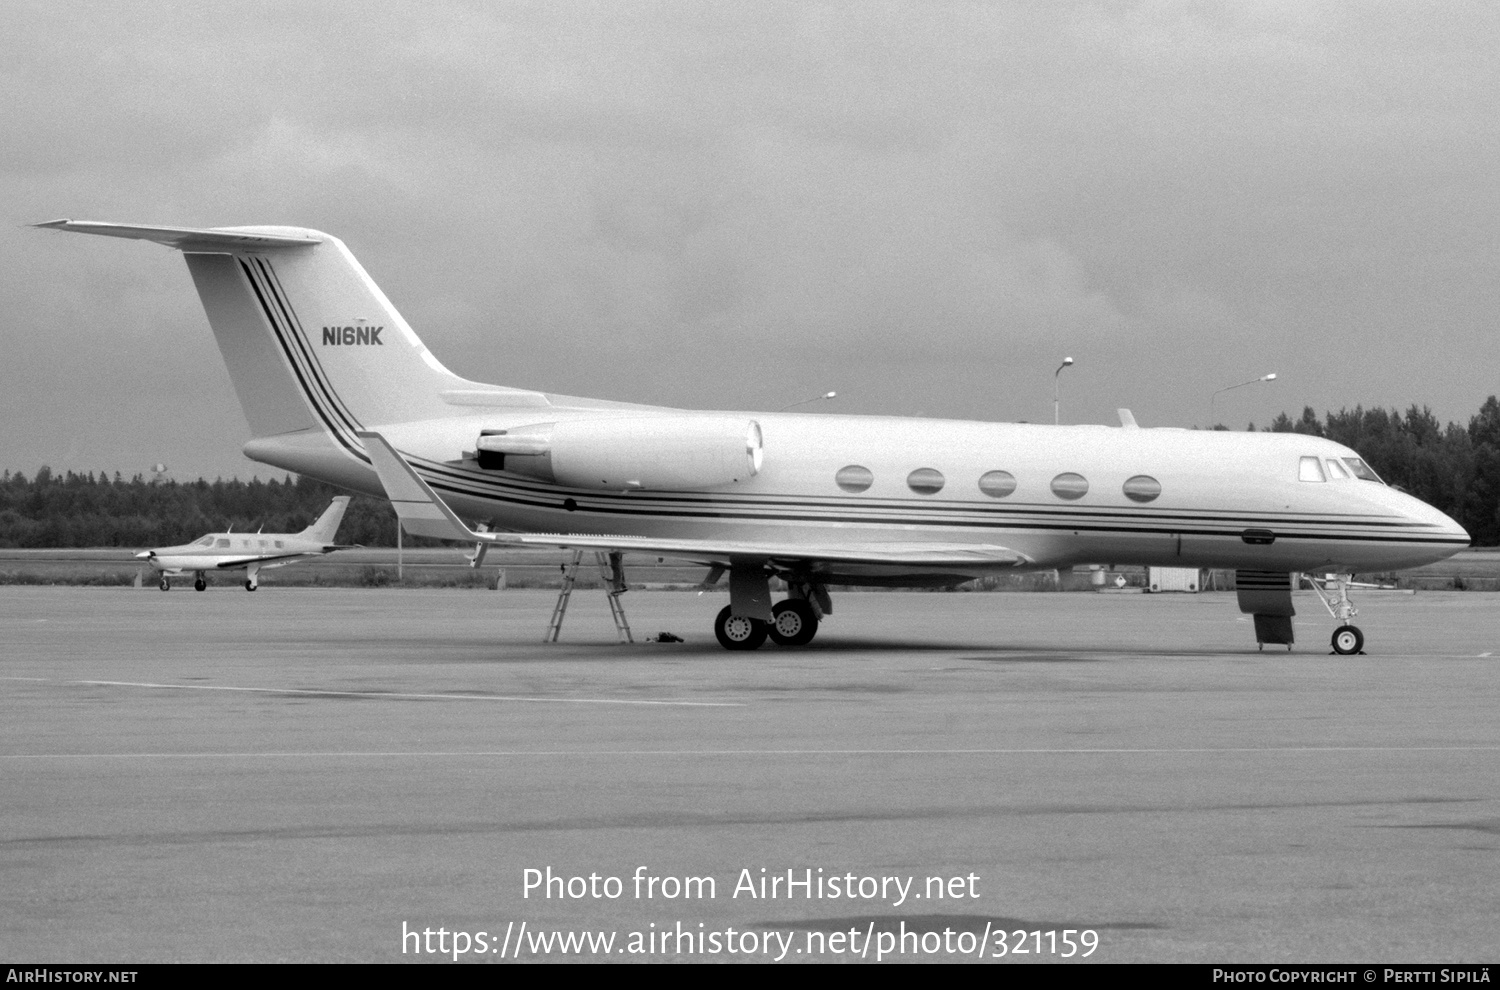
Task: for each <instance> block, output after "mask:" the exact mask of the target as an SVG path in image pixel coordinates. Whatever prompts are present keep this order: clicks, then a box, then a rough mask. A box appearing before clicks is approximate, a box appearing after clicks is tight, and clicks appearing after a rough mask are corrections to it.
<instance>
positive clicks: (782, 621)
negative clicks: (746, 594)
mask: <svg viewBox="0 0 1500 990" xmlns="http://www.w3.org/2000/svg"><path fill="white" fill-rule="evenodd" d="M771 615H772V616H773V618H772V619H771V627H770V628H769V629H768V630H766V631H767V632H768V633H770V635H771V642H773V643H775V644H776V645H777V646H806V645H807V644H808V643H811V642H812V639H813V637H814V636H816V635H817V634H818V613H816V612H814V611H813V608H812V606H811V605H809V604H808V603H807V602H806V601H804V600H803V599H801V598H788V599H787V600H786V601H784V602H778V603H777V605H776V607H775V608H773V609H771Z"/></svg>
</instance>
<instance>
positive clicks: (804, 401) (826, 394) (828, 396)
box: [776, 392, 839, 412]
mask: <svg viewBox="0 0 1500 990" xmlns="http://www.w3.org/2000/svg"><path fill="white" fill-rule="evenodd" d="M838 397H839V394H838V393H837V392H824V393H823V394H822V395H815V396H813V397H812V398H810V399H798V400H797V401H796V402H793V403H792V404H791V405H789V406H782V407H781V408H780V409H778V410H776V411H777V412H786V411H787V410H788V409H795V408H796V407H797V406H805V405H807V404H808V403H809V402H822V401H823V400H824V399H837V398H838Z"/></svg>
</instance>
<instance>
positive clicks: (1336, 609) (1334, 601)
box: [1311, 574, 1365, 657]
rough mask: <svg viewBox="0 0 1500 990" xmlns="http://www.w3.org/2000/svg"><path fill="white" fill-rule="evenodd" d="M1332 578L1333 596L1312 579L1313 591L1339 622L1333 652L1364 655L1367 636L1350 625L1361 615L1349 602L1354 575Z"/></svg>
mask: <svg viewBox="0 0 1500 990" xmlns="http://www.w3.org/2000/svg"><path fill="white" fill-rule="evenodd" d="M1331 577H1332V580H1331V581H1330V582H1329V583H1331V584H1332V585H1333V591H1332V593H1331V594H1330V593H1329V592H1327V591H1325V590H1324V588H1323V586H1322V585H1320V584H1319V583H1318V580H1317V578H1311V582H1312V586H1313V590H1314V591H1316V592H1317V593H1318V597H1319V598H1321V599H1322V600H1323V607H1324V608H1326V609H1328V614H1329V615H1331V616H1333V617H1334V618H1335V619H1337V620H1338V621H1339V627H1338V628H1337V629H1335V630H1334V631H1333V652H1334V653H1337V654H1338V655H1339V656H1346V657H1347V656H1353V655H1355V654H1363V653H1364V647H1365V634H1364V633H1362V632H1360V631H1359V627H1358V626H1354V625H1351V624H1350V623H1349V620H1350V619H1352V618H1354V617H1355V616H1356V615H1358V614H1359V609H1357V608H1355V607H1354V603H1353V602H1351V601H1350V600H1349V586H1350V585H1351V584H1352V583H1353V581H1354V575H1352V574H1334V575H1332V576H1331Z"/></svg>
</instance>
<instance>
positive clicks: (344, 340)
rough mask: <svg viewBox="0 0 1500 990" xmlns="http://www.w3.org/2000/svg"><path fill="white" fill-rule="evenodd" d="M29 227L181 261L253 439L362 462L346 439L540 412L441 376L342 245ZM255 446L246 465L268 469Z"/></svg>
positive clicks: (95, 227)
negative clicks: (297, 439)
mask: <svg viewBox="0 0 1500 990" xmlns="http://www.w3.org/2000/svg"><path fill="white" fill-rule="evenodd" d="M37 226H38V227H45V228H49V229H54V230H66V231H72V232H75V233H85V234H102V235H105V236H109V237H124V238H132V239H136V240H149V241H154V242H156V243H158V244H164V245H166V246H168V247H172V248H176V249H177V250H179V251H181V252H182V253H183V256H184V257H185V258H186V260H187V265H188V270H189V271H190V272H191V274H192V277H193V283H194V285H195V286H196V287H197V289H198V295H199V296H200V297H201V299H202V300H203V308H204V310H205V311H206V312H207V314H208V322H209V325H210V326H211V327H212V328H213V333H214V337H215V339H216V341H217V343H218V345H219V350H220V351H221V352H222V353H223V355H224V363H225V364H226V365H227V366H228V369H229V377H230V379H231V380H232V381H233V382H234V389H235V393H236V394H237V395H238V396H239V400H240V405H241V406H242V407H243V408H244V410H245V418H246V419H247V420H249V422H250V429H251V432H252V433H253V434H254V436H255V437H257V438H264V437H279V436H283V435H287V434H297V433H304V432H307V431H320V430H321V431H326V432H327V433H328V434H331V435H332V437H333V439H334V440H335V441H337V443H338V444H339V445H341V446H343V447H344V448H345V450H347V451H348V452H350V453H351V455H353V456H354V457H355V458H356V459H357V460H360V461H363V460H364V458H363V457H362V456H360V454H359V453H358V450H359V442H358V440H356V439H355V437H354V434H355V433H356V432H357V431H358V430H361V429H366V428H368V427H369V426H373V425H379V424H385V423H395V422H403V421H409V420H422V419H433V418H438V417H444V416H454V415H460V414H462V413H463V412H467V411H469V410H466V409H456V408H454V407H455V406H472V405H490V404H496V405H514V404H520V405H546V404H547V400H546V398H545V397H544V396H542V395H541V394H540V393H536V392H529V391H526V390H523V389H507V388H501V387H496V386H487V385H480V384H478V383H476V382H471V381H468V380H466V379H463V378H460V377H459V376H457V375H455V374H453V373H452V372H450V371H449V370H448V369H447V368H445V367H443V365H442V364H441V362H439V361H438V359H437V358H436V357H434V356H433V355H432V352H430V351H429V350H428V349H427V348H426V347H425V346H424V345H423V344H422V341H421V340H420V339H418V337H417V335H416V334H415V333H414V332H413V331H412V329H411V327H410V326H409V325H408V324H407V322H406V321H405V320H404V319H402V317H401V314H400V313H398V312H397V311H396V307H395V306H393V305H391V301H390V300H389V299H387V298H386V296H385V293H383V292H381V291H380V287H379V286H377V285H376V284H375V282H374V280H373V279H371V278H370V276H369V275H368V274H367V273H366V272H365V270H364V268H363V267H362V266H361V265H360V263H359V262H358V261H356V260H355V258H354V255H353V254H352V253H350V251H349V249H348V248H347V247H345V246H344V243H343V242H342V241H340V240H339V239H338V238H336V237H333V236H330V235H328V234H325V233H322V232H321V231H316V230H308V229H305V228H301V227H218V228H194V227H146V226H132V225H126V224H112V223H96V222H92V221H80V220H54V221H51V222H49V223H43V224H37ZM255 444H256V441H254V440H252V441H251V446H250V447H247V448H246V452H247V453H249V454H250V456H252V457H257V459H261V460H268V461H269V462H270V463H277V462H276V461H274V460H270V459H269V458H267V457H261V456H259V453H258V452H257V451H256V450H252V449H251V447H253V446H254V445H255ZM273 446H274V445H273ZM267 449H268V450H270V449H271V448H270V447H268V448H267ZM282 466H288V467H290V468H291V469H292V470H298V469H299V468H297V467H296V466H295V465H292V464H283V465H282Z"/></svg>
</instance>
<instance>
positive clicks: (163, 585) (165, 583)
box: [157, 574, 172, 591]
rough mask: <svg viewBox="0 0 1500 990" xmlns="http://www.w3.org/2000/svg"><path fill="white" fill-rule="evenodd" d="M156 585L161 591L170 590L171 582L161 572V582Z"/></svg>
mask: <svg viewBox="0 0 1500 990" xmlns="http://www.w3.org/2000/svg"><path fill="white" fill-rule="evenodd" d="M157 587H158V588H160V589H161V590H162V591H171V590H172V582H171V581H170V580H168V578H167V576H166V575H165V574H163V575H162V576H161V584H159V585H157Z"/></svg>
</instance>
